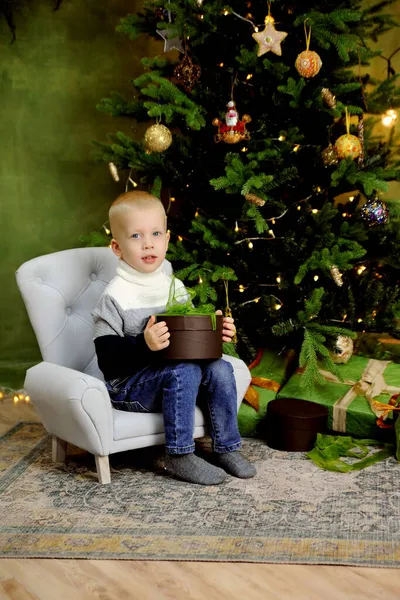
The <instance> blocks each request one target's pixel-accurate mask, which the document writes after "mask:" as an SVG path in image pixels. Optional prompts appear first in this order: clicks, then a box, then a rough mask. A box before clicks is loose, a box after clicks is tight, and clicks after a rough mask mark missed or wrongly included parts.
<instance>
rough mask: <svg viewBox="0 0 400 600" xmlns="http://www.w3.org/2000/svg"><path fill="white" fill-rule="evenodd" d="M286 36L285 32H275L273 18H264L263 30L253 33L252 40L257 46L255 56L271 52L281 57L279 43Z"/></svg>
mask: <svg viewBox="0 0 400 600" xmlns="http://www.w3.org/2000/svg"><path fill="white" fill-rule="evenodd" d="M286 36H287V32H286V31H277V30H276V29H275V27H274V18H273V17H271V15H268V16H267V17H265V29H264V31H260V32H259V33H253V38H254V39H255V40H256V42H257V44H258V52H257V56H262V55H263V54H266V53H267V52H273V53H274V54H277V55H278V56H282V49H281V42H282V40H284V39H285V37H286Z"/></svg>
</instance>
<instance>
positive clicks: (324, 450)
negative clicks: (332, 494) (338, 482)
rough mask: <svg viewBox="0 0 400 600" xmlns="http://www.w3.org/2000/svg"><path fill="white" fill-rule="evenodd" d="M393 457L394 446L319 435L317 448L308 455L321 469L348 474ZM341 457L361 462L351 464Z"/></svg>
mask: <svg viewBox="0 0 400 600" xmlns="http://www.w3.org/2000/svg"><path fill="white" fill-rule="evenodd" d="M371 447H381V448H382V449H381V450H378V451H377V452H374V451H373V449H372V448H371ZM371 452H372V453H371ZM393 455H394V446H393V444H384V443H382V442H379V441H377V440H371V439H354V438H352V437H350V436H345V435H324V434H322V433H318V434H317V440H316V442H315V446H314V448H313V449H312V450H311V451H310V452H308V453H307V458H309V459H310V460H312V461H313V463H314V464H316V465H317V467H321V469H325V470H327V471H338V472H339V473H347V472H348V471H360V470H361V469H365V468H366V467H369V466H370V465H373V464H374V463H377V462H380V461H382V460H384V459H385V458H388V457H389V456H393ZM341 457H348V458H352V459H354V458H356V459H359V460H358V461H357V462H351V463H349V462H346V461H344V460H343V459H342V458H341Z"/></svg>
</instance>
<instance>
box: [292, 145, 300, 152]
mask: <svg viewBox="0 0 400 600" xmlns="http://www.w3.org/2000/svg"><path fill="white" fill-rule="evenodd" d="M299 148H300V144H296V145H295V147H294V148H293V152H297V151H298V149H299Z"/></svg>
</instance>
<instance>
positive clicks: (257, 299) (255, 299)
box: [254, 296, 261, 304]
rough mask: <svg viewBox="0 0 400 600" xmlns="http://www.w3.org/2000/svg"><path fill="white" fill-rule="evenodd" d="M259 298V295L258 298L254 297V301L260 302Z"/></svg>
mask: <svg viewBox="0 0 400 600" xmlns="http://www.w3.org/2000/svg"><path fill="white" fill-rule="evenodd" d="M260 300H261V296H259V297H258V298H254V302H255V303H256V304H257V302H260Z"/></svg>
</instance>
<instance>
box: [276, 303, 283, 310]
mask: <svg viewBox="0 0 400 600" xmlns="http://www.w3.org/2000/svg"><path fill="white" fill-rule="evenodd" d="M274 308H275V310H280V309H281V308H282V304H278V303H276V304H275V306H274Z"/></svg>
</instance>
